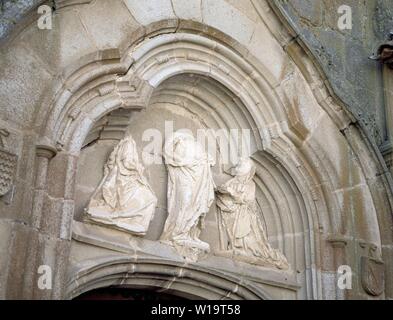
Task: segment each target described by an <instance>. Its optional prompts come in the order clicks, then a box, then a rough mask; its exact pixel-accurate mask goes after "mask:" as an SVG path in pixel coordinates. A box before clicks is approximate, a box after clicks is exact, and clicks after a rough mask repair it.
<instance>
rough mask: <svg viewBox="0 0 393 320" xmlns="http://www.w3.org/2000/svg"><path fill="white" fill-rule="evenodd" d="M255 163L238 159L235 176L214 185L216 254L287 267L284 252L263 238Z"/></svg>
mask: <svg viewBox="0 0 393 320" xmlns="http://www.w3.org/2000/svg"><path fill="white" fill-rule="evenodd" d="M254 175H255V166H254V163H253V162H252V160H251V159H249V158H247V159H241V160H240V162H239V164H238V165H237V166H236V168H235V177H234V178H233V179H231V180H229V181H228V182H227V183H225V184H224V185H222V186H221V187H218V189H217V207H218V224H219V231H220V247H221V251H219V252H218V254H220V255H223V256H226V257H230V258H233V259H236V260H240V261H244V262H247V263H251V264H255V265H261V266H266V267H275V268H278V269H288V268H289V265H288V262H287V260H286V258H285V257H284V255H283V254H282V253H281V252H279V251H277V250H275V249H273V248H272V247H271V246H270V244H269V243H268V242H267V238H266V235H265V231H264V229H263V226H262V223H261V221H260V218H259V217H258V214H257V210H256V200H255V183H254V182H253V177H254Z"/></svg>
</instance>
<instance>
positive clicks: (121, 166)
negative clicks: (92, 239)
mask: <svg viewBox="0 0 393 320" xmlns="http://www.w3.org/2000/svg"><path fill="white" fill-rule="evenodd" d="M143 170H144V168H143V166H142V164H141V163H140V162H139V158H138V153H137V148H136V143H135V141H134V140H133V139H132V137H131V136H128V137H126V138H125V139H123V140H122V141H120V143H119V144H118V145H117V146H116V147H115V149H114V150H113V152H112V153H111V155H110V157H109V160H108V162H107V164H106V165H105V172H104V178H103V179H102V182H101V183H100V185H99V186H98V188H97V189H96V191H95V193H94V194H93V196H92V198H91V200H90V203H89V206H88V208H87V209H86V210H85V211H86V219H87V220H91V221H94V222H97V223H100V224H104V225H110V226H113V227H115V228H118V229H121V230H125V231H128V232H131V233H133V234H135V235H138V236H142V235H145V234H146V232H147V229H148V227H149V224H150V221H151V220H152V219H153V216H154V212H155V209H156V204H157V198H156V196H155V195H154V192H153V190H152V189H151V187H150V186H149V184H148V182H147V181H146V179H145V177H144V175H143Z"/></svg>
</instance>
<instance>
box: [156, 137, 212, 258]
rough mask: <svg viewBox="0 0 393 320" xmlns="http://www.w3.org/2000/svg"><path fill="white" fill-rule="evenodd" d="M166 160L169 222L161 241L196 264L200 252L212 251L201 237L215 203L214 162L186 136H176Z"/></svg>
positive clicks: (166, 145) (168, 146) (192, 138)
mask: <svg viewBox="0 0 393 320" xmlns="http://www.w3.org/2000/svg"><path fill="white" fill-rule="evenodd" d="M164 156H165V162H166V165H167V168H168V218H167V220H166V223H165V227H164V231H163V234H162V236H161V240H163V241H164V242H167V243H169V244H171V245H173V246H175V248H176V249H177V250H178V251H179V252H180V253H181V254H182V255H183V256H185V257H186V258H188V259H190V260H196V259H197V257H198V254H199V253H200V252H208V251H209V250H210V247H209V244H207V243H205V242H203V241H201V240H200V239H199V235H200V232H201V228H202V227H203V221H204V217H205V215H206V213H207V212H208V211H209V208H210V206H211V205H212V203H213V200H214V187H215V186H214V182H213V178H212V173H211V166H212V165H213V164H214V162H213V160H212V159H211V158H210V157H209V155H208V154H206V153H205V152H204V151H203V150H202V147H201V146H200V145H199V144H198V143H197V142H196V141H195V140H194V137H192V136H190V135H187V134H184V133H176V134H174V136H173V137H172V138H171V139H169V140H168V141H167V143H166V144H165V150H164Z"/></svg>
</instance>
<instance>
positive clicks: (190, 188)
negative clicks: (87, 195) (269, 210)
mask: <svg viewBox="0 0 393 320" xmlns="http://www.w3.org/2000/svg"><path fill="white" fill-rule="evenodd" d="M163 158H164V160H165V165H166V168H167V172H168V185H167V208H168V209H167V210H168V216H167V218H166V221H165V225H164V230H163V232H162V234H161V237H160V239H159V241H160V242H161V243H163V244H165V245H168V246H169V247H171V248H172V249H174V250H175V251H176V252H177V253H178V254H179V255H180V256H182V257H183V258H184V259H185V260H186V261H190V262H196V261H198V260H200V259H203V258H204V257H206V256H207V255H209V254H210V253H211V251H212V250H211V248H210V245H209V243H206V242H204V241H202V240H201V239H200V235H201V232H202V229H203V227H204V220H205V217H206V215H207V213H208V212H209V209H210V208H211V206H212V205H213V204H214V203H215V204H216V206H217V212H218V221H217V234H219V238H220V244H219V247H220V249H219V250H215V252H214V253H213V254H214V255H217V256H222V257H225V258H229V259H232V260H238V261H241V262H245V263H248V264H252V265H257V266H264V267H267V268H273V269H280V270H287V269H288V268H289V264H288V262H287V259H286V258H285V256H284V255H283V254H282V253H281V252H279V251H278V250H276V249H273V248H272V247H271V245H270V244H269V243H268V241H267V237H266V233H265V231H264V228H263V226H262V222H261V220H260V219H261V218H260V213H259V212H258V210H257V206H256V199H255V197H256V195H255V189H256V187H255V183H254V182H253V178H254V175H255V165H254V163H253V160H252V159H251V158H241V159H240V161H239V163H238V164H237V165H236V167H235V169H234V172H235V175H234V177H233V178H232V179H230V180H229V181H227V182H226V183H224V184H223V185H222V186H218V187H217V186H216V184H215V182H214V180H213V174H212V166H214V165H215V163H214V160H213V159H212V157H210V155H209V154H207V153H206V152H205V151H204V150H203V147H202V146H201V145H200V144H199V143H198V142H197V141H196V139H195V138H194V137H193V136H192V135H190V134H187V133H184V132H180V131H178V132H175V133H174V134H173V135H172V136H171V137H170V138H168V139H167V141H166V142H165V145H164V152H163ZM156 205H157V197H156V195H155V194H154V191H153V189H152V188H151V187H150V185H149V182H148V181H147V179H146V177H145V176H144V167H143V165H142V163H141V162H140V160H139V156H138V152H137V146H136V143H135V141H134V140H133V138H132V137H131V136H130V135H128V136H127V137H125V138H124V139H123V140H122V141H120V143H119V144H118V145H117V146H116V147H115V148H114V150H113V152H112V153H111V154H110V156H109V159H108V161H107V163H106V165H105V168H104V178H103V179H102V181H101V183H100V184H99V185H98V187H97V188H96V190H95V192H94V193H93V195H92V197H91V199H90V202H89V205H88V207H87V208H86V209H85V216H84V221H85V222H87V223H93V224H99V225H101V226H106V227H108V228H114V229H118V230H121V231H124V232H127V233H129V234H131V235H133V236H136V237H143V236H145V235H146V233H147V231H148V228H149V224H150V222H151V221H152V219H153V217H154V213H155V209H156Z"/></svg>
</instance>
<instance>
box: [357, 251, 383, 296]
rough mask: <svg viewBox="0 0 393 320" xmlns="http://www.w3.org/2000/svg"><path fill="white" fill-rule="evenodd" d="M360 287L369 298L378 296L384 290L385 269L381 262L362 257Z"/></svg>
mask: <svg viewBox="0 0 393 320" xmlns="http://www.w3.org/2000/svg"><path fill="white" fill-rule="evenodd" d="M361 264H362V265H361V272H362V286H363V289H364V290H365V291H366V292H367V293H368V294H369V295H371V296H374V297H378V296H380V295H381V294H382V293H383V291H384V288H385V267H384V263H383V262H382V261H379V260H376V259H373V258H369V257H362V261H361Z"/></svg>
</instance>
